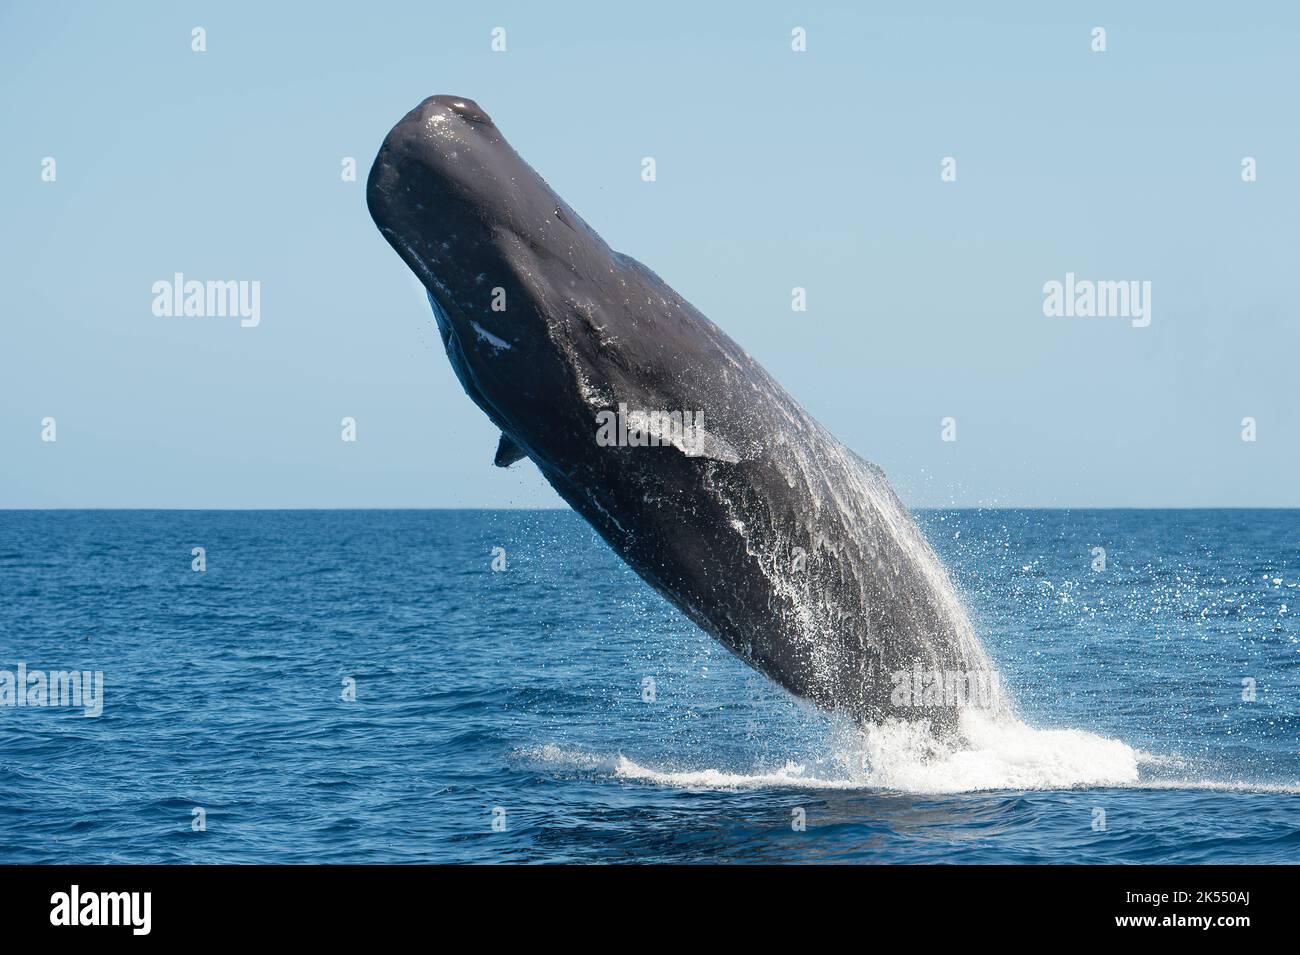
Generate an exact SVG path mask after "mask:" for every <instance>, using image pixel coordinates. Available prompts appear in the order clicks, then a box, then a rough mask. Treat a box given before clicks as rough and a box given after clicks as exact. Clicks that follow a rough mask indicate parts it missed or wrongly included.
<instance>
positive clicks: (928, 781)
mask: <svg viewBox="0 0 1300 955" xmlns="http://www.w3.org/2000/svg"><path fill="white" fill-rule="evenodd" d="M962 732H963V735H964V737H965V739H964V740H963V741H962V742H960V743H947V742H942V741H940V740H937V739H936V738H935V737H934V736H933V735H931V734H930V732H929V730H928V728H927V727H926V726H925V725H924V724H918V723H907V722H900V721H889V722H887V723H885V724H883V725H880V726H869V727H866V728H865V729H860V728H858V727H856V726H845V725H837V726H835V727H833V728H832V730H831V738H830V739H829V740H827V741H826V742H827V744H828V745H827V746H826V749H827V752H826V753H825V754H824V755H822V756H819V757H818V758H816V759H815V760H814V759H807V760H802V761H801V760H789V761H787V762H785V763H784V765H782V766H780V767H779V768H761V769H754V770H742V769H721V768H702V769H682V768H677V767H672V768H667V767H664V768H659V767H655V766H653V765H646V764H645V763H642V762H637V761H635V760H632V759H629V758H628V757H626V756H624V755H622V754H621V753H620V754H617V755H615V756H607V757H602V756H594V755H589V754H584V753H581V752H575V751H570V750H564V749H561V748H559V747H557V746H554V745H547V746H543V747H540V748H538V749H534V750H530V751H528V755H529V758H530V759H531V760H533V761H534V762H538V763H542V764H545V765H547V766H548V767H550V768H555V769H568V770H579V771H583V772H588V773H594V774H597V775H610V776H613V777H614V778H616V779H623V780H629V781H634V782H641V783H648V784H651V785H657V786H665V787H671V788H677V789H687V790H750V789H786V788H789V789H867V790H872V789H874V790H885V791H893V792H907V793H917V794H924V795H938V794H953V793H966V792H984V791H994V790H1003V791H1007V790H1009V791H1030V790H1069V789H1091V788H1142V789H1146V788H1151V789H1192V790H1223V791H1237V792H1279V793H1295V792H1300V782H1297V783H1296V784H1252V783H1248V782H1235V781H1226V782H1220V781H1215V780H1212V779H1190V780H1187V781H1178V780H1175V779H1168V778H1162V779H1146V778H1143V777H1142V774H1141V772H1140V769H1139V767H1140V766H1146V765H1151V766H1158V767H1162V768H1164V769H1166V770H1167V769H1169V768H1173V767H1182V766H1184V765H1185V764H1184V763H1183V762H1182V760H1180V759H1179V758H1177V757H1162V756H1152V755H1151V754H1148V753H1144V752H1142V751H1141V750H1138V749H1135V748H1133V747H1131V746H1129V745H1127V744H1125V743H1123V742H1121V741H1120V740H1117V739H1108V738H1106V737H1104V736H1099V735H1097V734H1095V733H1089V732H1086V731H1084V730H1075V729H1035V728H1033V727H1031V726H1028V725H1026V724H1025V723H1023V722H1021V721H1019V720H1017V719H1015V718H1014V717H1006V716H990V715H989V714H987V713H982V712H979V711H967V713H965V714H964V715H963V717H962Z"/></svg>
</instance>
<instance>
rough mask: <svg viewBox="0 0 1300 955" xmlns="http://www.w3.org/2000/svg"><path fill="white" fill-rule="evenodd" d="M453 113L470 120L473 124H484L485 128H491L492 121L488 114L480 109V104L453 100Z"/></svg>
mask: <svg viewBox="0 0 1300 955" xmlns="http://www.w3.org/2000/svg"><path fill="white" fill-rule="evenodd" d="M451 108H452V111H453V112H455V113H456V115H458V116H460V117H462V118H463V119H466V120H468V121H469V122H471V123H482V124H483V125H484V126H491V125H492V119H491V117H489V116H488V114H487V113H485V112H483V110H482V109H480V108H479V105H478V103H476V102H474V101H473V100H472V99H458V100H453V101H452V104H451Z"/></svg>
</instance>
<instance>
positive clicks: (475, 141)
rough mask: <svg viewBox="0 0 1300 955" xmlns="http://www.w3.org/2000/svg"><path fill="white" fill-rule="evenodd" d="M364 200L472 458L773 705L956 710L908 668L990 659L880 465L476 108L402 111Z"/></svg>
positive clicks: (868, 712) (447, 99)
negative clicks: (574, 519) (665, 609)
mask: <svg viewBox="0 0 1300 955" xmlns="http://www.w3.org/2000/svg"><path fill="white" fill-rule="evenodd" d="M366 199H367V204H368V206H369V209H370V213H371V216H372V218H373V219H374V221H375V224H376V225H377V226H378V227H379V230H380V232H381V233H382V235H383V236H384V238H385V239H387V240H388V242H389V243H390V244H391V245H392V247H393V248H394V249H395V250H396V251H397V253H398V255H400V256H401V258H402V259H403V261H405V263H406V264H407V266H409V267H410V269H411V270H412V271H413V272H414V273H415V275H416V276H417V277H418V278H419V280H420V281H421V283H422V284H423V285H424V287H425V289H426V290H427V291H428V294H429V301H430V303H431V305H432V307H433V311H434V315H435V318H436V320H437V324H438V328H439V332H440V334H441V337H442V341H443V344H444V346H445V347H446V351H447V356H448V358H449V360H450V361H451V366H452V368H453V370H454V372H455V374H456V376H457V378H458V379H459V380H460V383H461V384H462V385H463V387H464V389H465V391H466V393H467V394H468V395H469V397H470V398H471V399H472V400H473V402H474V403H475V404H476V405H477V406H478V407H479V408H480V409H482V411H483V412H484V413H485V414H486V415H487V416H488V417H489V418H490V419H491V420H492V422H493V423H494V424H495V425H496V426H497V427H498V428H500V430H501V439H500V443H499V445H498V448H497V451H496V454H495V458H494V463H496V464H497V465H499V466H509V465H510V464H512V463H514V462H515V461H517V460H520V459H521V458H523V457H528V458H530V459H531V460H532V461H533V462H534V463H535V464H536V465H537V467H538V469H539V470H540V471H541V473H542V474H543V475H544V476H545V478H546V480H547V481H549V482H550V484H551V486H552V487H554V488H555V490H556V491H557V492H558V493H559V495H560V496H561V497H562V498H563V499H564V500H565V501H566V502H568V504H569V505H570V506H572V508H573V509H574V510H575V511H577V512H578V513H579V514H580V515H582V517H583V518H585V519H586V520H587V521H588V523H590V524H591V526H592V527H593V528H595V530H596V531H597V532H598V533H599V534H600V536H601V537H602V538H604V540H605V541H607V542H608V544H609V546H610V547H612V548H613V550H614V551H615V552H616V553H617V554H618V555H619V556H620V557H621V558H622V559H623V560H624V561H626V562H627V564H628V565H629V566H631V567H632V568H633V569H634V570H635V571H636V572H637V573H638V574H639V575H640V576H641V577H642V578H644V579H645V580H646V581H647V582H648V583H649V584H650V585H651V586H653V587H654V588H655V589H656V590H658V591H659V592H660V593H661V594H663V595H664V596H665V597H667V598H668V599H669V600H670V601H672V603H674V604H675V605H676V606H677V607H679V608H680V609H681V610H682V611H683V612H684V613H685V614H686V615H687V616H688V617H689V618H690V619H691V620H693V621H694V622H695V623H696V624H697V625H699V626H700V627H701V628H702V629H703V630H704V631H705V632H707V633H708V634H710V635H711V636H713V637H714V638H716V639H717V640H719V641H721V642H722V643H723V644H724V645H725V646H726V647H727V648H728V649H729V650H731V651H732V652H733V653H735V654H736V655H737V656H739V657H740V658H741V659H742V660H744V661H745V662H746V663H748V664H749V665H751V666H753V667H754V668H756V669H758V670H759V671H761V672H762V673H764V674H766V675H767V676H768V677H770V678H771V679H772V680H774V681H775V682H777V683H778V684H780V685H781V686H782V687H784V688H786V689H787V690H789V691H790V692H792V693H794V694H797V695H798V696H800V697H803V698H805V699H807V700H810V701H812V702H813V703H815V704H816V705H818V706H820V707H822V708H825V709H828V710H834V711H842V712H845V713H847V714H849V715H850V716H852V717H853V718H854V719H855V720H857V721H859V722H863V723H865V722H878V721H882V720H885V719H889V718H891V717H893V718H900V719H908V720H916V719H925V720H929V721H930V723H931V724H932V727H934V728H936V729H938V730H952V729H953V728H954V727H955V726H956V724H957V715H958V710H959V709H960V707H961V705H967V704H968V702H969V701H957V705H954V698H953V696H952V695H951V694H947V695H945V694H943V693H942V692H940V693H930V692H925V693H917V692H912V691H913V690H915V689H917V687H918V686H919V683H918V681H917V680H916V677H918V676H920V675H921V674H924V675H925V680H924V682H925V684H926V686H927V688H932V686H933V681H934V679H935V678H936V676H937V677H938V678H939V679H940V680H942V679H943V678H944V677H945V676H947V677H949V678H951V675H953V674H956V675H958V678H960V677H961V676H962V675H965V677H966V678H968V679H970V678H971V677H972V675H974V674H989V673H992V668H991V666H990V663H989V660H988V658H987V656H986V654H985V652H984V650H983V648H982V646H981V645H980V643H979V641H978V639H977V638H976V636H975V634H974V631H973V629H972V627H971V624H970V622H969V620H968V618H967V615H966V613H965V611H964V609H963V607H962V605H961V602H960V600H959V599H958V597H957V596H956V593H955V591H954V588H953V586H952V584H951V582H950V581H949V579H948V577H947V575H946V573H945V572H944V570H943V567H942V566H941V564H940V562H939V560H938V558H937V557H936V555H935V554H934V552H933V551H932V550H931V548H930V546H929V545H928V543H927V542H926V540H925V538H924V536H923V535H922V533H921V531H920V530H919V529H918V528H917V526H916V524H915V523H914V522H913V520H912V518H911V517H910V516H909V514H908V512H907V510H906V508H905V507H904V506H903V504H902V503H901V502H900V501H899V499H898V497H897V496H896V495H895V494H894V492H893V490H892V489H891V488H890V486H889V483H888V481H887V480H886V479H885V475H884V473H883V472H882V471H881V470H880V468H878V467H876V466H875V465H873V464H871V463H870V462H868V461H866V460H864V459H863V458H861V457H859V456H858V455H857V454H855V453H854V452H853V451H851V450H850V449H849V448H847V447H845V446H844V445H843V444H841V443H840V442H839V441H838V440H836V438H835V437H834V436H833V435H832V434H830V433H829V432H828V431H827V430H826V429H825V428H824V427H822V426H821V425H820V424H818V423H817V421H815V420H814V419H813V418H812V417H811V416H810V415H809V414H808V413H807V412H806V411H805V410H804V409H803V408H801V407H800V406H799V404H798V403H797V402H796V401H795V400H794V399H793V398H792V397H791V396H790V395H789V394H787V393H786V391H785V390H784V389H783V388H782V387H781V386H780V385H779V384H778V383H777V382H776V381H775V380H773V378H772V377H771V376H770V375H769V374H768V373H767V372H766V371H764V370H763V368H762V367H761V366H760V365H759V364H758V362H756V361H755V360H754V359H753V358H752V357H750V355H749V354H748V353H747V352H746V351H745V350H744V349H743V348H741V347H740V346H739V345H737V344H736V343H735V342H734V341H732V340H731V338H729V337H728V336H727V335H726V334H725V333H724V332H723V331H722V330H721V329H720V328H718V326H716V325H714V324H713V323H712V322H710V321H709V320H708V319H707V318H705V317H704V315H702V314H701V313H700V312H699V311H697V310H696V309H695V308H694V307H693V306H692V305H691V304H690V303H689V302H687V301H686V300H684V299H683V298H682V297H681V296H680V295H678V294H677V293H676V292H675V291H673V289H672V288H670V287H669V286H668V285H667V284H666V283H665V282H664V281H662V280H661V279H660V278H659V277H658V276H657V275H656V274H655V273H653V272H652V271H650V270H649V269H648V268H646V267H645V266H643V265H642V264H641V263H639V262H637V261H636V260H635V259H632V258H630V257H628V256H626V255H622V254H620V253H618V252H615V251H614V250H612V249H610V248H609V246H608V245H606V244H605V242H604V241H603V240H602V239H601V238H600V236H598V235H597V234H596V233H595V231H594V230H592V229H591V228H590V227H589V226H588V225H587V224H586V222H584V221H583V219H582V218H581V216H579V215H578V214H577V213H576V212H575V211H574V210H573V209H572V208H570V207H569V206H568V204H567V203H565V202H564V200H563V199H561V198H560V197H559V196H557V195H556V194H555V193H554V192H553V191H552V190H551V189H550V187H549V186H547V184H546V183H545V182H544V181H543V180H542V178H541V177H540V176H539V175H538V174H537V173H536V172H534V171H533V169H532V168H530V167H529V166H528V164H527V163H525V162H524V161H523V160H522V159H521V158H520V157H519V156H518V155H517V154H516V153H515V151H514V150H513V149H512V148H511V147H510V145H509V144H508V143H507V142H506V141H505V139H504V138H503V137H502V135H501V133H500V131H499V130H498V129H497V127H496V125H495V124H494V123H493V122H492V120H491V119H490V118H489V117H488V115H487V114H486V113H485V112H484V111H483V110H482V109H481V108H480V107H479V106H478V105H477V104H476V103H474V102H473V101H472V100H469V99H465V98H461V97H453V96H434V97H430V98H429V99H426V100H425V101H424V102H422V103H421V104H420V105H419V106H417V107H416V108H415V109H414V110H412V111H411V112H410V113H408V114H407V115H406V116H405V117H404V118H403V119H402V120H401V121H400V122H398V124H397V125H396V126H394V127H393V129H392V131H391V132H390V133H389V134H388V136H387V137H386V138H385V140H384V142H383V145H382V147H381V148H380V150H379V153H378V155H377V157H376V158H375V161H374V165H373V167H372V168H371V171H370V177H369V181H368V184H367V190H366ZM972 682H973V681H972ZM968 685H970V684H968ZM904 690H905V691H906V692H905V691H904Z"/></svg>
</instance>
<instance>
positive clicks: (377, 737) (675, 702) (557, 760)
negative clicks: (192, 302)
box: [0, 510, 1300, 863]
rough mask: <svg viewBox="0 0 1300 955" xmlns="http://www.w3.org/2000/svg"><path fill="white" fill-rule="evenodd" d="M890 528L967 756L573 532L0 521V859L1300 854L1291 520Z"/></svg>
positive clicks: (485, 526)
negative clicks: (928, 552)
mask: <svg viewBox="0 0 1300 955" xmlns="http://www.w3.org/2000/svg"><path fill="white" fill-rule="evenodd" d="M916 516H917V519H918V522H919V523H920V524H921V526H922V527H923V529H924V530H925V531H926V534H927V536H928V537H929V539H930V541H931V543H932V544H933V546H934V548H935V549H936V550H937V551H938V552H939V554H940V556H941V558H942V559H943V561H944V564H945V566H946V567H947V569H948V572H949V574H950V576H951V577H952V579H953V581H954V583H955V584H956V587H957V589H958V591H959V592H960V594H961V595H962V598H963V600H964V601H965V602H966V604H967V606H968V609H969V611H970V613H971V616H972V619H973V620H974V623H975V627H976V630H977V632H978V633H979V635H980V637H981V639H982V641H983V643H984V645H985V647H986V648H987V650H988V652H989V654H990V656H991V657H992V658H993V660H994V662H995V664H996V666H997V668H998V670H999V672H1000V674H1001V677H1002V683H1003V686H1004V687H1005V689H1006V691H1007V692H1008V694H1009V695H1010V698H1011V700H1012V702H1013V704H1014V707H1015V716H1014V717H1010V718H1003V719H996V720H995V719H992V718H987V717H980V716H979V715H978V714H973V715H972V716H971V717H970V719H969V720H968V722H967V725H966V726H965V727H964V728H965V730H966V734H967V741H966V743H964V744H963V745H960V746H954V745H952V744H947V743H943V742H940V741H938V740H936V739H934V738H933V737H931V736H930V735H929V734H928V733H926V732H925V731H924V729H923V728H919V727H916V726H912V725H909V724H901V723H891V724H888V725H884V726H878V727H870V728H868V729H866V730H862V729H860V728H858V727H856V726H853V725H849V724H847V723H846V722H845V721H843V720H840V719H837V718H836V717H834V716H832V715H828V714H826V713H822V712H819V711H817V710H814V709H812V708H811V707H810V706H809V705H807V704H805V703H803V702H801V701H799V700H797V699H794V698H793V697H791V696H789V695H788V694H786V693H785V692H784V691H783V690H781V689H779V688H778V687H776V686H775V685H773V684H772V683H770V682H769V681H768V680H766V679H765V678H764V677H762V676H760V675H759V674H757V673H755V672H753V671H751V670H750V669H749V668H748V667H746V666H745V665H744V664H742V663H741V662H740V661H738V660H737V659H735V658H734V657H732V656H731V655H730V654H729V653H727V652H726V651H725V650H724V649H723V648H722V647H721V646H720V645H718V644H717V643H715V642H714V641H713V640H712V639H711V638H709V637H708V636H706V635H705V634H703V633H702V632H701V631H700V630H699V629H698V628H696V627H695V626H694V625H693V624H691V623H690V622H689V621H688V620H687V619H686V618H685V617H683V616H682V614H680V613H679V612H678V611H677V610H676V609H674V608H673V607H672V606H671V605H670V604H668V603H667V601H665V600H664V599H663V598H661V597H660V596H659V595H658V594H656V593H655V592H653V591H652V590H651V589H650V588H649V587H648V586H647V585H645V584H644V583H642V581H641V580H640V579H639V578H638V577H636V575H635V574H633V573H632V572H631V571H630V570H628V569H627V568H626V567H625V566H624V565H623V564H622V563H621V562H620V561H619V560H618V559H617V558H616V557H615V556H614V555H613V554H612V553H611V551H610V550H609V549H608V548H607V547H606V546H605V545H604V543H603V542H601V541H600V539H599V538H598V537H597V536H596V535H595V533H594V532H593V531H592V530H591V529H590V528H589V527H587V525H586V524H584V523H583V522H582V520H581V519H580V518H578V517H577V516H576V515H574V514H572V513H570V512H568V511H558V510H551V511H520V510H499V511H439V510H412V511H382V510H361V511H0V593H3V595H4V596H3V600H2V601H0V704H7V705H0V863H146V862H151V863H217V862H229V863H309V862H323V863H344V862H347V863H377V862H391V863H435V862H472V863H484V862H675V863H701V862H762V863H774V862H803V863H812V862H816V863H821V862H853V863H925V862H957V863H1147V862H1163V863H1244V862H1263V863H1280V862H1296V861H1300V666H1298V664H1300V626H1298V625H1297V619H1300V511H1295V510H1168V511H1157V510H1077V511H1064V510H932V511H921V512H919V513H918V514H917V515H916ZM196 548H202V551H200V552H197V553H196ZM1097 548H1102V549H1104V555H1102V554H1101V553H1100V552H1099V551H1098V550H1096V549H1097ZM1103 560H1104V563H1103ZM199 564H201V565H202V566H203V568H204V569H202V570H196V569H194V568H195V566H196V565H199ZM494 564H495V566H496V569H494ZM20 666H21V667H22V668H23V670H24V672H25V673H26V674H27V675H28V676H27V679H28V680H30V679H31V674H33V673H38V672H39V673H41V674H46V675H52V674H54V673H56V672H71V671H76V672H77V673H78V674H83V673H84V674H87V675H90V674H95V673H100V674H102V680H103V683H102V687H103V689H102V698H101V699H99V700H98V704H97V705H98V707H99V708H101V710H102V711H101V712H99V713H98V715H94V714H93V709H94V707H92V706H90V705H89V704H88V703H87V700H85V699H83V701H82V705H81V706H80V707H78V706H74V705H71V703H70V702H69V701H68V700H67V699H64V700H50V699H49V698H48V695H47V697H46V699H45V700H44V702H45V704H46V705H35V704H33V705H24V706H18V705H15V704H16V700H15V695H14V694H11V695H10V697H9V698H8V700H7V701H6V700H5V699H4V698H3V686H4V683H3V680H4V675H5V673H9V674H11V676H10V679H11V680H16V676H17V673H18V669H19V667H20ZM51 678H52V677H51ZM92 683H93V680H92V679H91V678H90V677H89V676H87V679H86V685H87V687H89V686H90V685H91V684H92ZM65 689H66V688H65ZM30 699H31V698H30V697H28V698H27V699H25V700H24V702H25V703H26V702H30ZM37 700H38V701H39V700H40V698H39V697H38V698H37ZM51 702H56V703H68V705H58V706H54V705H49V704H50V703H51ZM88 713H90V714H92V715H87V714H88Z"/></svg>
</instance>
